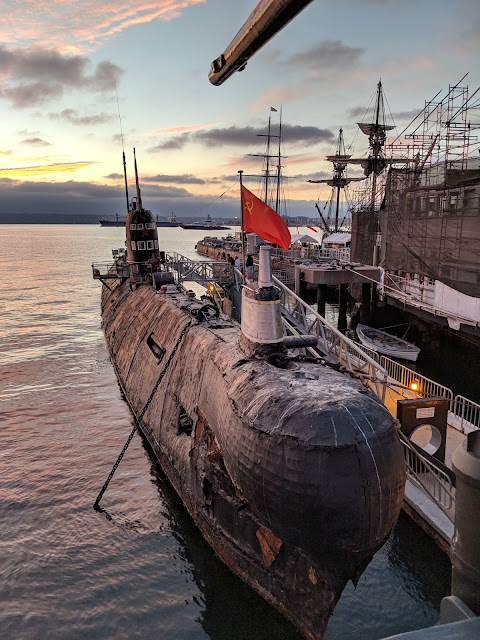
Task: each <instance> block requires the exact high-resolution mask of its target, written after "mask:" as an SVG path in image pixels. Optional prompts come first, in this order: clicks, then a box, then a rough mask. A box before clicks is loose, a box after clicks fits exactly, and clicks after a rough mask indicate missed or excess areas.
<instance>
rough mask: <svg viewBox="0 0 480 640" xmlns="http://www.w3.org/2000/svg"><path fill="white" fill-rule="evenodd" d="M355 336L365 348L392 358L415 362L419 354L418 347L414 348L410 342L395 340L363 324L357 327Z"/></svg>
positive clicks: (391, 336)
mask: <svg viewBox="0 0 480 640" xmlns="http://www.w3.org/2000/svg"><path fill="white" fill-rule="evenodd" d="M357 336H358V339H359V340H360V342H361V343H362V344H363V345H364V346H365V347H368V348H369V349H373V351H377V352H378V353H383V354H384V355H386V356H390V357H393V358H401V359H402V360H410V361H411V362H415V361H416V360H417V358H418V354H419V353H420V347H416V346H415V345H414V344H412V343H411V342H407V341H406V340H403V339H402V338H397V336H393V335H392V334H391V333H387V332H386V331H382V330H381V329H374V328H373V327H367V325H365V324H359V325H357Z"/></svg>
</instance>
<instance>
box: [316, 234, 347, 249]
mask: <svg viewBox="0 0 480 640" xmlns="http://www.w3.org/2000/svg"><path fill="white" fill-rule="evenodd" d="M351 240H352V234H351V233H332V234H331V235H329V236H328V237H326V238H324V239H323V240H322V244H323V245H324V246H325V245H327V244H341V245H343V246H344V247H346V246H348V245H349V244H350V242H351Z"/></svg>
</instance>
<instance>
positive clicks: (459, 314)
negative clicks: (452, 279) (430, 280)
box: [434, 280, 480, 329]
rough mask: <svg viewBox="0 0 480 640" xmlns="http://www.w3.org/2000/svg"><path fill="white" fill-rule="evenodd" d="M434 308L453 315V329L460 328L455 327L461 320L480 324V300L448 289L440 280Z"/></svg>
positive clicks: (437, 282)
mask: <svg viewBox="0 0 480 640" xmlns="http://www.w3.org/2000/svg"><path fill="white" fill-rule="evenodd" d="M434 306H435V307H436V308H437V309H439V310H442V311H445V312H447V313H451V314H452V323H450V320H449V324H451V326H452V329H457V328H460V327H457V326H455V325H456V324H457V323H456V322H455V320H457V321H458V319H459V318H460V319H461V318H465V319H466V320H470V321H471V322H480V298H474V297H473V296H467V295H465V294H464V293H460V291H456V289H452V288H451V287H447V285H446V284H443V282H439V281H438V280H437V281H436V282H435V302H434Z"/></svg>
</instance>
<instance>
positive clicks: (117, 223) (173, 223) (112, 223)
mask: <svg viewBox="0 0 480 640" xmlns="http://www.w3.org/2000/svg"><path fill="white" fill-rule="evenodd" d="M99 222H100V226H101V227H124V226H125V222H126V220H125V218H120V217H119V216H118V213H116V214H115V220H107V218H100V220H99ZM156 225H157V227H179V226H180V223H179V222H178V220H177V218H176V217H175V216H174V215H171V216H169V217H168V218H167V219H166V220H159V219H158V215H157V217H156Z"/></svg>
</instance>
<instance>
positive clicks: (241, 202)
mask: <svg viewBox="0 0 480 640" xmlns="http://www.w3.org/2000/svg"><path fill="white" fill-rule="evenodd" d="M238 173H239V175H240V207H241V209H240V233H241V235H242V282H245V241H244V233H243V209H244V206H243V189H242V173H243V170H242V169H241V170H240V171H239V172H238Z"/></svg>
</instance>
